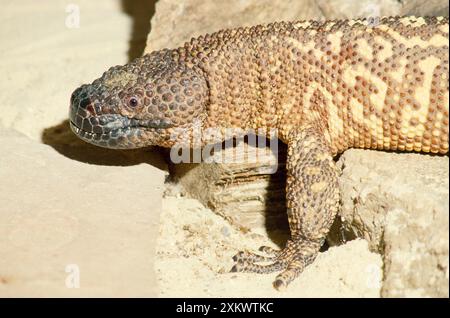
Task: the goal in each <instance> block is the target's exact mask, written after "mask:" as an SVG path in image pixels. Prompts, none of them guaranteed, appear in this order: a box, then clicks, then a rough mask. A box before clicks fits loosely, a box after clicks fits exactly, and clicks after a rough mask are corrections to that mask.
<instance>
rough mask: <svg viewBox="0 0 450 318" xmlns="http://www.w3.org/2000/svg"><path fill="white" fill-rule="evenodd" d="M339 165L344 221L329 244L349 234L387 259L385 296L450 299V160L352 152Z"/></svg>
mask: <svg viewBox="0 0 450 318" xmlns="http://www.w3.org/2000/svg"><path fill="white" fill-rule="evenodd" d="M339 165H340V166H341V167H342V176H341V178H340V186H341V199H342V207H341V211H340V212H339V217H340V219H341V222H342V223H341V224H340V225H339V224H337V223H335V225H336V226H335V228H334V230H333V231H332V232H331V233H330V236H329V242H334V243H338V242H339V240H340V239H341V238H342V234H341V233H342V232H343V233H344V237H346V238H347V239H351V238H355V237H358V238H364V239H366V240H367V241H368V242H369V247H370V249H371V250H372V251H377V252H379V253H381V254H382V255H383V260H384V283H383V289H382V296H386V297H394V296H402V297H425V296H428V297H448V284H449V277H448V271H449V261H448V253H449V240H448V231H449V214H448V210H449V181H448V178H449V170H448V165H449V158H448V156H443V157H439V156H430V155H423V154H413V153H408V154H397V153H385V152H377V151H367V150H355V149H352V150H349V151H347V152H345V153H344V154H343V155H342V156H341V158H340V160H339ZM339 217H338V218H339Z"/></svg>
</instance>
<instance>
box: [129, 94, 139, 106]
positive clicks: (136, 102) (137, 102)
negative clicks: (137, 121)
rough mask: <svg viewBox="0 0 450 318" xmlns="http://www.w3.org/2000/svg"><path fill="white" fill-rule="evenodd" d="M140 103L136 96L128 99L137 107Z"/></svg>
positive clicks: (130, 104)
mask: <svg viewBox="0 0 450 318" xmlns="http://www.w3.org/2000/svg"><path fill="white" fill-rule="evenodd" d="M138 104H139V100H138V99H137V98H136V97H135V96H132V97H130V98H129V99H128V105H129V106H130V107H136V106H137V105H138Z"/></svg>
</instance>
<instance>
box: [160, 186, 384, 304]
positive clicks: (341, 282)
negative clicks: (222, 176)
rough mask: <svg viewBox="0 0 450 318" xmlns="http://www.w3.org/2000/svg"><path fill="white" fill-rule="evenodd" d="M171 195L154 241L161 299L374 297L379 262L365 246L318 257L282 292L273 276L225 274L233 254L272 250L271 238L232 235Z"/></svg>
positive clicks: (193, 203) (216, 219)
mask: <svg viewBox="0 0 450 318" xmlns="http://www.w3.org/2000/svg"><path fill="white" fill-rule="evenodd" d="M169 190H170V189H169ZM174 194H177V190H175V191H174V190H173V189H172V190H170V195H167V196H166V197H165V199H164V201H163V212H162V214H161V227H160V234H159V238H158V254H157V255H158V257H157V259H156V264H155V266H156V271H157V275H158V285H159V288H160V295H161V296H162V297H186V296H187V295H188V296H189V297H379V293H380V287H381V278H382V271H381V265H382V263H381V257H380V255H379V254H377V253H372V252H369V250H368V246H367V242H366V241H364V240H354V241H351V242H348V243H347V244H345V245H342V246H337V247H332V248H330V249H329V250H328V251H326V252H324V253H320V254H319V256H318V257H317V260H316V262H314V264H312V265H311V266H309V267H308V268H307V269H306V270H305V271H304V273H303V274H302V276H301V277H300V278H299V279H297V280H295V281H294V282H292V283H291V284H290V285H289V288H287V289H286V290H285V291H283V292H278V291H277V290H275V289H274V288H273V287H272V281H273V278H274V275H270V274H269V275H260V274H254V273H253V274H252V273H230V272H229V270H230V268H231V266H232V264H233V261H232V259H231V258H232V256H233V255H235V254H236V251H237V250H242V249H248V250H252V249H253V250H254V249H257V248H258V247H259V246H260V245H270V246H273V247H277V245H275V244H274V243H273V241H274V240H273V237H271V239H269V238H268V233H254V232H248V233H243V232H242V231H239V230H236V229H235V228H233V227H232V226H230V224H229V223H228V222H227V221H226V220H224V219H223V218H222V217H220V216H218V215H215V214H214V213H213V212H212V211H211V210H209V209H207V208H205V207H204V206H203V205H202V204H201V203H200V202H199V201H197V200H194V199H188V198H185V197H180V196H178V197H177V196H174ZM272 234H274V233H272Z"/></svg>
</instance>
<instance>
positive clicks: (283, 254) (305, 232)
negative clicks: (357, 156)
mask: <svg viewBox="0 0 450 318" xmlns="http://www.w3.org/2000/svg"><path fill="white" fill-rule="evenodd" d="M337 177H338V170H337V168H336V166H335V163H334V161H333V157H332V155H331V151H330V148H329V146H328V142H327V141H326V140H325V137H324V134H323V132H319V131H318V130H317V129H315V128H313V127H308V128H305V129H302V130H299V131H294V132H292V133H291V134H290V136H289V138H288V158H287V186H286V199H287V208H288V209H287V214H288V219H289V227H290V230H291V238H290V239H289V240H288V242H287V244H286V247H285V248H284V249H283V250H281V251H276V250H272V249H270V248H267V247H261V248H260V251H262V252H266V253H267V254H269V256H267V257H263V256H259V255H257V254H253V253H249V252H241V253H238V254H237V255H236V256H235V257H234V260H235V261H236V264H235V266H234V267H233V269H232V271H235V272H256V273H269V272H273V271H278V270H282V272H281V273H280V274H279V275H278V276H277V277H276V279H275V281H274V286H275V288H277V289H282V288H283V287H286V286H287V285H288V284H289V283H290V282H291V281H292V280H293V279H295V278H296V277H297V276H298V275H299V274H300V273H301V272H302V271H303V269H304V268H305V267H306V266H307V265H309V264H310V263H311V262H313V261H314V259H315V258H316V256H317V254H318V252H319V249H320V247H321V246H322V244H323V242H324V240H325V236H326V235H327V233H328V231H329V229H330V227H331V224H332V223H333V220H334V217H335V215H336V212H337V209H338V203H339V188H338V179H337ZM261 261H272V264H269V265H260V264H256V263H257V262H261Z"/></svg>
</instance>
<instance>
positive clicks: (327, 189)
mask: <svg viewBox="0 0 450 318" xmlns="http://www.w3.org/2000/svg"><path fill="white" fill-rule="evenodd" d="M372 22H373V21H372ZM448 30H449V27H448V18H444V17H432V18H422V17H418V18H416V17H389V18H382V19H380V20H379V21H377V23H376V24H372V23H371V22H369V21H368V20H365V19H363V20H345V21H344V20H342V21H339V20H335V21H327V22H316V21H298V22H281V23H272V24H268V25H259V26H254V27H250V28H237V29H231V30H223V31H219V32H217V33H214V34H211V35H205V36H201V37H198V38H195V39H192V40H191V41H190V42H188V43H186V44H185V45H184V46H183V47H180V48H178V49H174V50H167V49H165V50H161V51H156V52H153V53H151V54H149V55H145V56H143V57H141V58H138V59H136V60H134V61H133V62H131V63H129V64H127V65H124V66H116V67H113V68H111V69H110V70H108V71H107V72H105V73H104V74H103V76H102V77H101V78H99V79H97V80H95V81H94V82H93V83H92V84H89V85H83V86H81V87H80V88H78V89H77V90H75V92H74V93H73V94H72V97H71V107H70V121H71V127H72V130H73V131H74V132H75V133H76V134H77V135H78V136H79V137H80V138H82V139H84V140H85V141H87V142H90V143H93V144H96V145H99V146H103V147H108V148H137V147H145V146H149V145H160V146H164V147H171V146H174V145H176V144H180V143H181V144H183V145H187V146H191V147H197V146H201V145H205V144H207V143H211V142H217V141H221V138H220V137H218V136H211V135H207V134H205V135H202V136H201V139H200V140H198V139H196V138H194V131H195V129H197V128H200V129H202V130H205V129H207V128H218V129H219V130H221V131H222V130H224V129H226V128H239V129H241V131H242V132H244V133H245V132H246V131H248V130H256V129H259V128H262V129H266V130H268V129H277V131H278V137H279V138H280V139H281V140H282V141H284V142H285V143H286V144H287V145H288V158H287V195H286V200H287V207H288V210H287V214H288V219H289V225H290V230H291V238H290V239H289V241H288V243H287V245H286V247H285V248H284V249H283V250H281V251H277V250H273V249H271V248H268V247H262V248H261V249H260V251H261V252H263V253H265V254H266V255H265V256H263V255H259V254H255V253H251V252H247V251H245V252H240V253H238V254H237V255H236V256H235V257H234V260H235V262H236V264H235V266H234V267H233V269H232V270H233V271H245V272H258V273H269V272H273V271H281V273H280V274H279V275H278V276H277V277H276V279H275V282H274V286H275V287H276V288H283V287H285V286H287V285H288V284H289V283H290V282H291V281H292V280H293V279H294V278H295V277H297V276H298V275H299V274H300V273H301V272H302V270H303V269H304V268H305V266H307V265H308V264H310V263H311V262H312V261H314V259H315V257H316V256H317V254H318V251H319V249H320V247H321V245H322V244H323V241H324V239H325V236H326V234H327V233H328V230H329V228H330V226H331V224H332V222H333V219H334V217H335V215H336V212H337V210H338V204H339V189H338V182H337V178H338V170H337V168H336V166H335V163H334V161H333V156H335V155H336V154H338V153H342V152H343V151H345V150H346V149H348V148H367V149H379V150H394V151H418V152H426V153H439V154H445V153H447V152H448V126H449V125H448V119H449V118H448V102H449V94H448V86H449V81H448V80H449V78H448V77H449V75H448V67H449V63H448V46H449V45H448V43H449V41H448ZM180 131H181V133H180ZM267 261H270V262H271V264H269V265H262V264H260V263H261V262H267Z"/></svg>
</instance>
